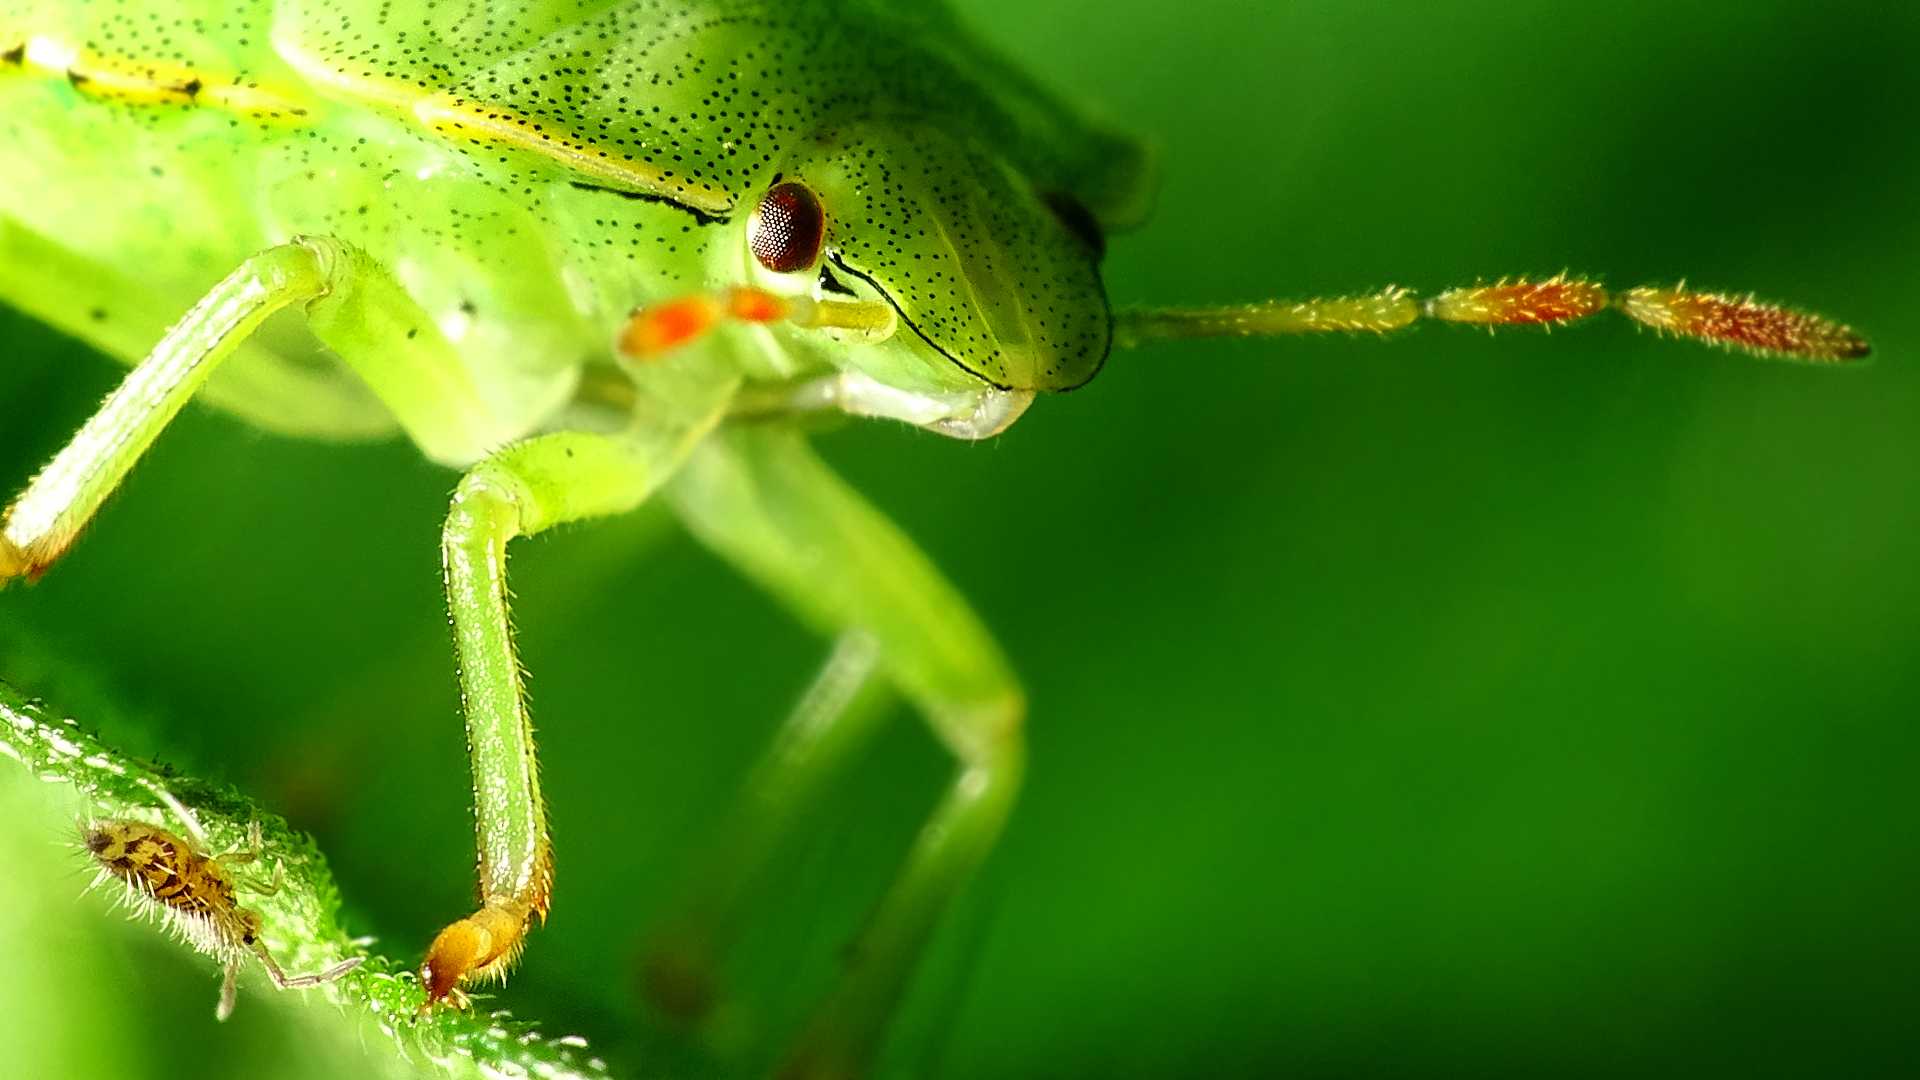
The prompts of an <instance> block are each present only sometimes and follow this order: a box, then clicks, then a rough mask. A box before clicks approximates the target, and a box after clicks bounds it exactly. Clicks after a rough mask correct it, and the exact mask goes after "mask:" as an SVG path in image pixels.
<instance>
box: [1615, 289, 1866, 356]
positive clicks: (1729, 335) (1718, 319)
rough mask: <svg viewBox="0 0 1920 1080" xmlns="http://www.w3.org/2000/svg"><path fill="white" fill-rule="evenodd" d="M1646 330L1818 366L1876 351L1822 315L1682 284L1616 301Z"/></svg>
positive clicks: (1632, 293)
mask: <svg viewBox="0 0 1920 1080" xmlns="http://www.w3.org/2000/svg"><path fill="white" fill-rule="evenodd" d="M1615 306H1617V307H1618V308H1619V309H1620V310H1621V311H1622V312H1624V313H1625V314H1626V316H1627V317H1628V318H1630V319H1632V320H1633V321H1635V322H1637V323H1640V324H1641V325H1643V326H1650V327H1652V328H1654V329H1655V330H1658V331H1660V332H1662V333H1667V334H1675V335H1678V336H1680V337H1690V338H1695V339H1697V340H1700V341H1706V342H1712V343H1713V344H1716V345H1726V346H1729V347H1731V348H1735V349H1740V350H1742V351H1744V352H1749V353H1752V354H1754V355H1756V356H1774V357H1782V358H1786V359H1792V360H1808V361H1812V362H1815V363H1839V362H1842V361H1846V360H1858V359H1861V358H1862V357H1864V356H1866V355H1867V354H1868V352H1870V351H1871V346H1869V345H1868V344H1867V341H1866V339H1865V338H1863V337H1861V336H1860V335H1859V334H1857V333H1855V332H1854V331H1853V329H1852V328H1851V327H1848V326H1845V325H1843V324H1841V323H1837V322H1834V321H1832V320H1831V319H1825V318H1822V317H1820V316H1818V315H1809V314H1807V313H1806V312H1802V311H1794V310H1792V309H1790V308H1784V307H1780V306H1779V305H1777V304H1765V303H1761V302H1760V301H1758V300H1755V299H1754V298H1753V297H1752V296H1747V297H1745V298H1739V297H1732V296H1723V295H1721V294H1718V293H1701V292H1692V291H1690V290H1688V289H1687V287H1686V286H1685V285H1684V284H1682V285H1680V286H1677V287H1675V288H1671V289H1663V288H1656V287H1653V286H1641V287H1640V288H1637V289H1629V290H1627V291H1626V292H1625V293H1624V294H1622V295H1621V296H1620V298H1619V299H1618V300H1617V301H1616V302H1615Z"/></svg>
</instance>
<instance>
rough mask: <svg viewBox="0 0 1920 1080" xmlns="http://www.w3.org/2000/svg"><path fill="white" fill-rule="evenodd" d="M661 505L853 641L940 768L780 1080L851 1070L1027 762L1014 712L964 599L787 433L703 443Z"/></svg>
mask: <svg viewBox="0 0 1920 1080" xmlns="http://www.w3.org/2000/svg"><path fill="white" fill-rule="evenodd" d="M668 496H669V498H670V500H671V501H672V502H673V504H674V506H675V508H676V509H677V510H678V511H679V513H680V515H681V517H682V518H683V519H684V520H685V521H686V522H687V524H688V526H689V527H690V528H691V529H692V531H693V532H694V534H695V535H697V536H698V537H700V538H701V539H702V540H703V541H704V542H705V543H706V544H708V545H709V546H710V547H712V548H713V549H714V550H715V551H717V552H719V553H720V554H721V555H722V556H724V557H726V558H727V559H729V560H730V561H731V562H733V563H734V564H735V565H736V566H737V567H739V568H740V569H741V570H742V571H744V572H745V573H746V574H747V575H748V576H749V577H752V578H754V579H755V580H757V581H758V582H760V584H761V585H763V586H764V587H766V588H767V589H768V590H769V591H770V592H772V593H773V594H774V595H776V596H778V597H780V598H781V599H782V600H783V601H785V602H786V603H787V605H788V606H789V607H791V608H792V609H793V610H794V611H795V612H796V613H797V614H798V615H799V616H800V617H801V618H803V619H804V620H805V621H807V622H808V623H810V624H812V625H813V626H815V627H816V628H818V629H820V630H822V631H825V632H828V633H842V632H845V631H848V630H858V631H859V632H860V633H863V634H865V635H869V636H870V637H871V638H872V640H873V641H874V643H875V644H876V645H877V647H878V658H877V662H878V666H879V671H880V673H881V674H882V675H883V676H884V677H885V678H886V680H887V681H888V682H889V683H890V684H892V686H893V687H894V688H896V689H897V690H898V691H899V692H900V693H901V694H902V695H903V696H904V697H905V698H906V699H907V700H908V701H909V702H910V703H912V704H913V705H914V707H915V708H916V709H918V710H919V712H920V713H921V714H922V715H923V716H924V717H925V719H926V721H927V723H928V725H929V726H930V727H931V728H932V729H933V732H934V734H935V735H936V736H937V737H938V738H939V739H940V741H941V742H942V743H943V744H944V745H945V746H946V747H947V749H948V751H949V752H951V753H952V754H953V756H954V759H955V762H956V767H955V770H954V775H953V779H952V781H951V783H950V785H949V786H948V788H947V792H946V795H945V797H944V798H943V799H942V800H941V802H940V804H939V806H938V807H937V808H936V809H935V810H934V812H933V816H932V817H931V818H929V819H928V821H927V823H926V825H925V826H924V827H923V828H922V829H921V831H920V833H919V835H918V837H917V838H916V839H915V840H914V842H913V846H912V849H911V850H910V851H909V852H908V855H907V859H906V863H905V865H904V866H903V867H902V868H901V870H900V872H899V874H898V875H897V876H896V877H895V879H894V881H893V883H892V885H891V886H890V887H889V888H888V889H887V891H886V893H885V895H883V896H882V897H881V898H880V900H879V902H878V903H877V904H876V905H875V907H874V909H873V911H872V913H871V914H870V915H869V917H868V919H867V921H866V924H865V926H864V928H863V929H862V930H861V931H860V934H859V936H858V937H857V938H856V940H855V941H854V942H853V944H852V946H851V947H850V948H849V949H848V951H847V953H846V957H847V960H846V970H845V971H844V972H843V973H842V975H841V977H840V979H839V981H838V983H837V984H836V986H835V988H834V989H833V991H832V992H831V993H830V994H829V995H828V997H827V999H826V1000H825V1001H824V1002H822V1003H821V1005H820V1006H819V1008H818V1009H817V1011H816V1012H815V1014H814V1018H813V1020H812V1021H811V1022H810V1024H809V1025H808V1027H807V1030H806V1031H805V1032H804V1033H803V1034H802V1036H801V1038H800V1041H799V1042H798V1043H797V1044H796V1046H795V1047H794V1049H793V1051H792V1053H791V1054H790V1055H789V1057H788V1059H787V1061H786V1063H785V1065H784V1067H783V1072H784V1073H785V1074H786V1075H788V1076H795V1077H802V1076H804V1077H841V1076H852V1075H857V1074H859V1073H861V1072H862V1071H864V1069H865V1068H866V1066H867V1064H868V1062H869V1061H870V1059H871V1058H872V1056H873V1055H874V1053H875V1051H876V1050H877V1049H878V1047H879V1043H880V1040H881V1037H882V1036H883V1035H884V1033H885V1029H886V1023H887V1020H888V1019H889V1017H890V1016H891V1015H892V1012H893V1009H894V1006H895V1005H896V1004H897V1002H898V1000H899V998H900V996H901V994H902V993H903V992H904V990H905V988H906V985H907V983H908V980H909V978H910V977H911V975H912V973H913V970H914V967H915V964H916V962H917V961H918V959H919V956H920V953H921V951H922V950H923V948H924V946H925V945H926V942H927V939H928V938H929V937H930V936H931V935H932V932H933V929H934V927H935V925H936V923H937V921H938V919H939V917H940V914H941V912H942V911H944V910H945V908H946V907H947V905H948V903H949V901H950V900H951V899H952V897H953V895H954V893H955V892H957V891H958V890H959V888H960V887H961V886H962V885H963V884H964V883H965V882H966V881H967V879H968V878H970V877H971V876H972V875H973V872H974V870H975V869H976V868H977V867H978V866H979V865H980V863H981V861H982V860H983V859H985V858H986V855H987V853H988V851H990V850H991V849H992V847H993V844H994V841H995V840H996V839H997V838H998V837H999V835H1000V832H1001V829H1002V827H1003V826H1004V825H1005V824H1006V820H1007V816H1008V814H1009V813H1010V812H1011V810H1012V808H1013V803H1014V796H1015V793H1016V792H1017V791H1018V789H1019V786H1020V779H1021V774H1022V772H1023V769H1024V766H1025V760H1026V750H1025V747H1026V744H1025V740H1024V737H1023V735H1022V731H1021V725H1022V721H1023V719H1024V716H1025V700H1024V698H1023V696H1022V694H1021V691H1020V688H1019V686H1018V684H1017V683H1016V682H1015V681H1014V678H1013V675H1012V672H1011V671H1010V670H1009V668H1008V665H1007V663H1006V659H1005V657H1004V656H1002V654H1001V652H1000V649H999V647H998V646H997V645H996V644H995V643H994V642H993V639H992V638H991V637H990V636H988V634H987V632H986V630H985V628H984V627H982V626H981V625H980V623H979V621H978V619H977V618H976V617H975V616H974V615H973V613H972V611H971V609H969V608H968V606H967V604H966V602H965V601H964V600H963V599H962V598H961V597H960V596H959V594H958V593H957V592H955V591H954V589H953V587H952V586H951V585H949V584H948V583H947V582H946V580H945V579H944V578H942V577H941V576H940V574H939V572H938V571H937V570H936V569H934V567H933V566H932V564H931V563H930V562H928V560H927V559H926V557H925V556H924V555H922V554H921V553H920V552H919V550H918V549H917V548H915V547H914V546H913V544H912V543H911V541H909V540H908V539H907V538H906V537H905V536H903V535H902V534H901V533H900V532H899V530H898V529H896V528H895V527H894V526H893V525H892V524H891V523H890V522H888V521H887V520H886V518H885V517H883V516H882V515H880V514H879V513H878V512H877V511H875V510H874V509H873V508H872V507H870V506H868V505H867V504H866V503H865V502H864V501H862V500H861V499H860V498H859V496H858V495H856V494H855V493H854V492H853V491H852V490H851V489H849V488H847V487H846V485H845V484H843V483H842V482H841V481H840V480H839V479H838V478H837V477H835V476H834V475H833V474H832V473H831V472H830V471H828V470H827V468H826V467H825V466H824V465H823V464H822V463H821V462H820V461H819V459H818V458H816V457H815V456H814V455H813V453H812V451H811V450H810V449H809V448H808V446H807V444H806V441H805V440H804V439H803V438H802V437H801V436H799V435H798V434H796V433H793V432H791V431H786V430H783V429H779V428H775V427H771V426H766V427H761V426H748V427H743V428H739V429H732V430H728V431H725V432H722V433H720V434H718V435H716V436H715V437H714V438H711V439H709V440H708V441H707V443H706V444H704V445H703V446H702V447H701V448H700V450H699V451H697V452H696V453H695V454H694V455H693V457H692V458H691V459H690V460H689V461H688V464H687V466H686V468H685V469H684V470H683V471H682V472H681V474H680V475H679V476H677V477H676V478H675V480H674V482H673V484H672V485H671V486H670V488H669V489H668Z"/></svg>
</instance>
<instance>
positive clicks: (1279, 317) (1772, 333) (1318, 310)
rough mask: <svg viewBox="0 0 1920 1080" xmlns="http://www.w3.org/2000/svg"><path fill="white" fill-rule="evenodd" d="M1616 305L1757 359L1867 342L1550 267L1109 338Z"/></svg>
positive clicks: (1135, 316)
mask: <svg viewBox="0 0 1920 1080" xmlns="http://www.w3.org/2000/svg"><path fill="white" fill-rule="evenodd" d="M1608 308H1616V309H1618V310H1619V311H1620V312H1621V313H1622V314H1624V315H1626V316H1627V317H1628V318H1630V319H1632V320H1634V321H1635V322H1637V323H1640V324H1641V325H1643V326H1650V327H1652V328H1653V329H1655V330H1659V331H1661V332H1663V333H1669V334H1674V335H1676V336H1680V337H1689V338H1693V339H1695V340H1698V341H1705V342H1708V343H1710V344H1715V345H1726V346H1729V347H1731V348H1735V349H1740V350H1742V351H1744V352H1748V353H1752V354H1754V355H1756V356H1767V357H1780V358H1785V359H1794V360H1807V361H1812V362H1816V363H1836V362H1841V361H1846V360H1858V359H1860V358H1862V357H1864V356H1866V355H1867V354H1868V352H1869V351H1870V348H1869V346H1868V344H1867V342H1866V339H1864V338H1862V337H1861V336H1860V335H1859V334H1857V333H1855V332H1854V331H1853V330H1852V329H1851V328H1849V327H1847V326H1845V325H1842V324H1840V323H1837V322H1834V321H1832V320H1831V319H1826V318H1822V317H1821V316H1818V315H1810V314H1807V313H1806V312H1802V311H1794V310H1792V309H1790V308H1785V307H1780V306H1778V305H1775V304H1764V303H1761V302H1759V301H1757V300H1755V299H1753V298H1752V297H1751V296H1749V297H1746V298H1744V299H1738V298H1734V297H1729V296H1723V295H1720V294H1717V293H1703V292H1695V291H1693V290H1690V289H1688V288H1687V287H1686V286H1685V285H1680V286H1676V287H1674V288H1659V287H1655V286H1641V287H1639V288H1635V289H1629V290H1627V291H1626V292H1625V293H1623V294H1621V295H1619V296H1617V297H1615V296H1610V295H1609V294H1608V292H1607V290H1606V288H1605V286H1602V285H1601V284H1600V283H1599V282H1596V281H1587V280H1584V279H1581V278H1570V277H1568V276H1567V275H1565V274H1556V275H1554V276H1553V277H1550V278H1547V279H1545V280H1541V281H1533V280H1529V279H1526V278H1517V279H1504V278H1503V279H1501V280H1500V281H1497V282H1495V283H1493V284H1491V285H1470V286H1465V287H1462V288H1456V289H1448V290H1446V291H1445V292H1441V293H1439V294H1437V295H1435V296H1434V297H1433V298H1432V299H1429V300H1427V301H1425V302H1424V303H1422V302H1419V301H1416V300H1414V299H1413V294H1412V293H1411V292H1409V291H1408V290H1405V289H1401V288H1389V289H1386V290H1384V291H1381V292H1378V293H1373V294H1370V295H1367V296H1356V297H1338V298H1334V299H1330V300H1307V301H1302V302H1285V301H1267V302H1265V303H1260V304H1244V305H1236V306H1225V307H1214V308H1188V309H1179V308H1162V309H1136V310H1132V311H1122V312H1119V313H1117V314H1116V315H1115V317H1114V341H1115V344H1116V345H1117V346H1119V347H1121V348H1129V347H1132V346H1135V345H1139V344H1142V343H1144V342H1147V341H1153V340H1156V339H1160V338H1194V337H1249V336H1256V335H1257V336H1267V335H1279V334H1309V333H1324V332H1328V331H1346V332H1354V331H1364V332H1372V333H1386V332H1388V331H1392V330H1398V329H1400V328H1401V327H1404V326H1408V325H1410V324H1412V323H1413V322H1414V321H1415V320H1417V319H1421V318H1427V319H1435V320H1438V321H1440V322H1452V323H1465V324H1467V325H1471V326H1485V327H1488V328H1492V327H1495V326H1544V327H1549V328H1551V327H1555V326H1562V325H1565V324H1567V323H1572V322H1578V321H1580V320H1583V319H1587V318H1590V317H1592V316H1594V315H1597V314H1599V313H1600V312H1602V311H1605V310H1607V309H1608Z"/></svg>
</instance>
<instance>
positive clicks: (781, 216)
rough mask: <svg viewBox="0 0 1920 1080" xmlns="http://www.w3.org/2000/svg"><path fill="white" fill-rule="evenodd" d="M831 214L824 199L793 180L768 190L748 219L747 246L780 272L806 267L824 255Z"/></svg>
mask: <svg viewBox="0 0 1920 1080" xmlns="http://www.w3.org/2000/svg"><path fill="white" fill-rule="evenodd" d="M826 231H827V214H826V211H825V210H822V209H821V208H820V198H819V196H817V195H815V194H814V193H813V192H812V191H809V190H808V189H807V187H806V185H804V184H796V183H793V182H791V181H789V182H787V183H784V184H775V185H773V187H771V188H769V189H768V190H767V193H766V195H765V196H763V197H762V198H761V200H760V206H759V208H758V209H756V210H754V212H753V218H752V220H750V221H748V222H747V246H748V247H750V248H752V249H753V257H754V258H756V259H759V260H760V265H761V266H764V267H766V268H767V269H769V270H772V271H773V272H775V273H777V274H790V273H792V272H793V271H795V270H805V269H807V268H809V267H811V266H812V265H813V262H814V260H815V259H817V258H819V257H820V241H821V239H822V238H823V237H824V236H825V235H826Z"/></svg>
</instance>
